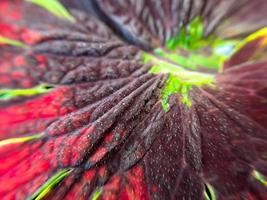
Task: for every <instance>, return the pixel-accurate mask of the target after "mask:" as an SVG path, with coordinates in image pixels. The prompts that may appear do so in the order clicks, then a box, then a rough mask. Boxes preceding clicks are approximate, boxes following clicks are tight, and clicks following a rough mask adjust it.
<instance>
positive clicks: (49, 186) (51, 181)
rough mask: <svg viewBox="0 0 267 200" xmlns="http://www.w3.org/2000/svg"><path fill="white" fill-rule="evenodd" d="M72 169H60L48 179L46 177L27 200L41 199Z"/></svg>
mask: <svg viewBox="0 0 267 200" xmlns="http://www.w3.org/2000/svg"><path fill="white" fill-rule="evenodd" d="M72 170H73V169H62V170H60V171H59V172H57V173H56V174H55V175H53V176H52V177H51V178H50V179H48V180H47V181H46V182H45V183H44V184H43V185H42V186H41V187H40V188H39V189H38V190H37V191H36V192H35V193H34V194H33V195H32V196H31V197H30V198H29V200H33V199H34V200H41V199H44V197H45V196H46V195H47V194H48V193H49V192H50V191H51V190H52V189H53V188H54V187H56V186H57V185H58V184H59V183H60V182H61V181H63V180H64V178H66V177H67V176H68V175H70V173H71V172H72Z"/></svg>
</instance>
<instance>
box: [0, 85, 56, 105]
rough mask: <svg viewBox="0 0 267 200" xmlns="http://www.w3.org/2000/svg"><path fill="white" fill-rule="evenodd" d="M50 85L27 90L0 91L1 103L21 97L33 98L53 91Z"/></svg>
mask: <svg viewBox="0 0 267 200" xmlns="http://www.w3.org/2000/svg"><path fill="white" fill-rule="evenodd" d="M51 87H52V86H50V85H45V84H41V85H38V86H36V87H33V88H27V89H3V90H0V101H1V100H9V99H12V98H14V97H19V96H33V95H37V94H43V93H47V92H49V91H51Z"/></svg>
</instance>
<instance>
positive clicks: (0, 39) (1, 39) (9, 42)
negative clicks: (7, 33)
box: [0, 35, 28, 48]
mask: <svg viewBox="0 0 267 200" xmlns="http://www.w3.org/2000/svg"><path fill="white" fill-rule="evenodd" d="M1 43H2V44H7V45H10V46H15V47H20V48H28V46H27V45H26V44H24V43H22V42H20V41H17V40H12V39H10V38H7V37H4V36H1V35H0V44H1Z"/></svg>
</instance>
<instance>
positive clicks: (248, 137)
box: [0, 0, 267, 200]
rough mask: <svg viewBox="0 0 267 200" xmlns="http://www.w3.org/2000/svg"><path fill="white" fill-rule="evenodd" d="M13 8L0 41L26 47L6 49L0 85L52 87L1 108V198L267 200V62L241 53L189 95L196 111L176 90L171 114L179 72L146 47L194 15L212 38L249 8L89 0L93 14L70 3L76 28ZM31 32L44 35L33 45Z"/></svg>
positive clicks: (0, 19)
mask: <svg viewBox="0 0 267 200" xmlns="http://www.w3.org/2000/svg"><path fill="white" fill-rule="evenodd" d="M7 2H8V1H2V2H1V3H0V11H1V5H2V4H3V5H4V3H7ZM6 5H9V3H7V4H6ZM10 5H11V8H10V9H11V11H14V10H15V9H18V10H19V13H20V14H21V13H22V14H21V20H20V21H18V22H16V23H15V22H14V19H9V18H7V19H4V17H3V15H2V14H0V22H1V23H2V22H3V23H5V24H12V31H11V33H12V34H13V35H12V34H10V32H9V33H7V32H5V34H3V35H4V36H6V37H7V36H10V37H11V38H12V39H16V40H19V41H22V42H25V43H27V44H28V45H29V48H27V49H21V50H18V49H16V48H13V47H12V48H11V47H7V46H6V45H4V46H1V47H0V48H1V49H0V50H1V53H2V52H3V53H2V54H1V66H3V67H2V68H1V69H0V72H1V73H0V86H1V88H29V87H32V86H36V85H39V84H41V83H45V84H48V85H49V86H51V87H52V88H53V89H52V91H49V92H47V93H46V94H41V95H33V96H31V97H29V98H22V99H19V100H17V101H12V100H6V101H5V102H4V103H3V104H1V110H0V118H1V120H0V133H1V135H0V138H1V141H0V162H1V163H2V164H1V166H0V176H1V179H0V196H1V197H3V198H4V199H24V198H32V199H34V198H37V197H38V198H41V197H42V195H44V197H45V198H46V199H88V198H93V197H95V196H97V194H98V193H99V194H100V197H99V198H100V199H196V200H199V199H204V198H205V192H206V193H209V195H210V196H212V194H213V193H215V196H216V198H217V199H219V200H221V199H222V200H232V199H251V200H258V199H266V198H267V193H266V185H264V184H262V183H261V182H260V181H259V180H257V179H256V178H255V177H254V176H253V173H255V171H257V172H258V173H260V174H261V175H262V176H267V171H266V169H267V150H266V146H267V124H266V121H267V103H266V102H267V95H266V94H267V84H266V80H267V73H266V71H267V62H266V61H262V62H257V59H255V60H253V62H251V63H247V60H246V59H245V60H242V59H237V61H236V62H235V58H236V57H235V56H236V55H237V54H240V56H241V57H242V58H244V57H245V56H244V52H245V53H246V51H242V49H241V51H239V52H237V54H235V55H234V56H233V57H232V58H231V59H232V60H231V59H230V61H231V62H230V65H229V66H230V67H225V68H224V71H223V72H221V73H218V74H217V75H215V81H214V84H213V85H212V86H211V85H204V86H199V85H194V84H193V85H192V87H190V90H188V98H189V99H190V102H191V106H188V105H187V104H185V103H184V96H183V95H184V94H183V93H182V92H174V93H171V95H170V96H168V99H167V101H168V104H169V109H168V110H164V109H163V107H162V95H163V93H162V91H163V90H164V88H165V86H166V85H167V84H168V80H169V78H170V76H171V75H176V74H175V73H174V72H170V73H158V74H152V73H151V71H149V70H150V69H151V67H152V64H145V63H144V60H143V55H144V50H145V49H149V50H151V48H156V47H163V46H164V45H165V42H166V41H167V40H168V39H170V38H172V37H174V36H176V35H177V34H178V33H179V30H180V29H181V28H182V27H184V26H185V25H186V24H187V23H188V22H189V21H190V20H192V19H193V18H194V17H195V16H198V15H201V16H203V17H204V19H205V31H206V34H209V33H211V32H212V33H213V31H214V30H215V29H216V27H217V26H218V25H219V23H220V22H221V21H222V20H223V19H224V18H225V17H227V16H230V15H231V14H232V13H233V12H234V11H236V10H237V9H238V8H241V7H240V6H241V5H243V6H244V5H247V4H243V1H242V2H236V1H227V2H226V1H222V0H218V1H211V0H210V1H200V0H199V1H190V0H188V1H187V0H184V1H171V0H169V1H145V0H142V1H138V3H136V1H130V0H127V1H110V0H104V1H87V3H86V5H87V6H89V7H86V8H84V9H83V10H86V12H87V14H86V13H85V12H84V11H82V10H81V9H77V8H78V7H73V6H72V5H69V4H68V5H69V6H70V7H69V11H70V12H71V13H72V15H73V16H74V17H75V20H76V23H70V22H67V21H64V20H62V19H58V18H56V17H55V16H53V15H52V14H51V13H48V12H47V11H44V10H42V9H40V8H38V7H36V6H32V5H31V4H29V3H25V2H21V1H14V2H12V3H11V4H10ZM66 5H67V4H66ZM224 7H225V10H223V8H224ZM33 8H34V9H33ZM29 9H30V10H33V12H29ZM35 9H36V10H35ZM11 11H10V10H9V11H8V12H7V13H9V12H11ZM92 12H93V13H92ZM7 13H5V14H7ZM94 15H96V16H97V17H98V18H99V19H97V18H96V17H95V16H94ZM35 16H36V17H35ZM46 16H48V17H47V18H46ZM24 28H29V30H28V31H30V32H31V33H32V32H34V34H35V35H34V36H36V35H37V36H38V37H33V38H32V37H31V40H30V41H29V40H25V39H24V38H23V37H21V35H23V34H21V32H20V30H21V29H24ZM13 29H14V30H15V31H13ZM0 33H1V34H2V32H1V30H0ZM31 36H32V35H31ZM141 49H142V50H141ZM243 50H244V49H243ZM146 53H151V52H146ZM246 55H247V54H246ZM242 61H244V62H246V63H243V62H242ZM162 62H163V63H164V64H165V65H166V69H167V68H168V65H170V64H171V62H170V61H169V60H167V61H166V60H162ZM242 63H243V64H242ZM235 64H241V65H238V66H236V65H235ZM175 66H176V67H179V66H177V65H175ZM17 71H19V72H20V73H19V75H18V74H16V72H17ZM183 72H184V71H182V73H183ZM2 77H3V78H2ZM4 77H6V78H4ZM14 137H16V139H21V137H24V138H25V137H26V138H27V137H34V138H30V139H29V140H26V141H23V142H17V140H16V139H15V140H14ZM9 139H11V140H9ZM63 172H67V173H66V174H65V173H63ZM62 174H63V175H62ZM60 175H62V176H63V177H61V178H60ZM55 178H58V182H56V181H55V180H54V179H55ZM51 180H53V181H54V182H53V181H51ZM52 182H53V183H52ZM48 183H49V184H48ZM46 184H48V185H49V186H47V185H46ZM43 187H45V189H46V190H43V189H42V188H43ZM208 190H209V191H208Z"/></svg>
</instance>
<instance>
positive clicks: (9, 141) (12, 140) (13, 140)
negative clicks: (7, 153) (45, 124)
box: [0, 134, 44, 147]
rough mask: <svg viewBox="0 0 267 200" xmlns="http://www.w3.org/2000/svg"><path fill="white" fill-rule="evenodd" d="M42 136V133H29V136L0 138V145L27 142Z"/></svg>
mask: <svg viewBox="0 0 267 200" xmlns="http://www.w3.org/2000/svg"><path fill="white" fill-rule="evenodd" d="M43 136H44V135H43V134H36V135H31V136H26V137H17V138H9V139H5V140H1V141H0V147H3V146H6V145H10V144H18V143H23V142H29V141H32V140H36V139H40V138H41V137H43Z"/></svg>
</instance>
